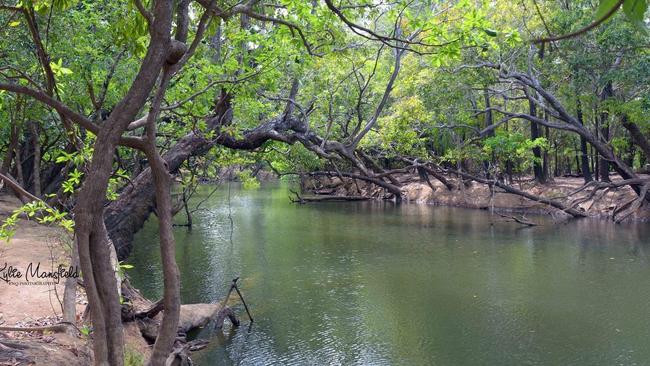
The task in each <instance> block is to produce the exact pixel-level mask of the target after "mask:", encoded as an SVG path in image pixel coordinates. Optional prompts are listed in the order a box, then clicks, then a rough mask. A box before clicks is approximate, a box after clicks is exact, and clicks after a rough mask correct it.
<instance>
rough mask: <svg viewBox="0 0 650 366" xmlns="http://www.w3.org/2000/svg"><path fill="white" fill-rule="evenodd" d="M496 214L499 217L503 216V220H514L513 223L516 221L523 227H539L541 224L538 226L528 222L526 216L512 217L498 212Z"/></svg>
mask: <svg viewBox="0 0 650 366" xmlns="http://www.w3.org/2000/svg"><path fill="white" fill-rule="evenodd" d="M495 214H496V215H497V216H501V217H503V218H506V219H510V220H512V221H514V222H516V223H518V224H522V225H526V226H537V225H539V224H537V223H535V222H532V221H528V220H527V219H526V218H525V217H524V216H522V217H517V216H510V215H504V214H500V213H498V212H495Z"/></svg>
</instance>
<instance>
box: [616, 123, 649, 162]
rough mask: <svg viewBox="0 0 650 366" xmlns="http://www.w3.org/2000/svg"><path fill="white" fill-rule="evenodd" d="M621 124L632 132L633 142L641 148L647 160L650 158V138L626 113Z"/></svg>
mask: <svg viewBox="0 0 650 366" xmlns="http://www.w3.org/2000/svg"><path fill="white" fill-rule="evenodd" d="M621 125H623V127H624V128H625V129H626V130H627V131H628V132H629V133H630V137H631V138H632V142H634V143H635V144H636V145H637V146H638V147H639V148H641V151H643V154H644V155H645V158H646V160H650V142H648V139H647V138H646V137H645V136H644V135H643V132H641V130H640V129H639V126H637V125H636V123H634V122H630V120H629V119H628V118H627V116H626V115H623V116H622V117H621Z"/></svg>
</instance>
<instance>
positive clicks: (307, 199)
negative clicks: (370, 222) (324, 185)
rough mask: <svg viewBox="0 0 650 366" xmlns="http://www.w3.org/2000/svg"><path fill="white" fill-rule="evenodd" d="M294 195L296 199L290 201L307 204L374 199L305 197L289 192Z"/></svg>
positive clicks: (363, 197)
mask: <svg viewBox="0 0 650 366" xmlns="http://www.w3.org/2000/svg"><path fill="white" fill-rule="evenodd" d="M289 192H291V193H293V194H294V195H295V196H296V198H293V197H291V196H289V200H291V202H292V203H300V204H303V203H307V202H346V201H368V200H372V199H373V198H372V197H366V196H329V195H327V196H326V195H318V196H303V195H301V194H299V193H298V192H296V191H293V190H289Z"/></svg>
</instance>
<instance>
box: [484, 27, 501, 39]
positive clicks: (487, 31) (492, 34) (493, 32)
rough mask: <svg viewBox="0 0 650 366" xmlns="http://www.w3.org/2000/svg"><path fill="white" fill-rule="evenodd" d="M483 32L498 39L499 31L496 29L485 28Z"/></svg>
mask: <svg viewBox="0 0 650 366" xmlns="http://www.w3.org/2000/svg"><path fill="white" fill-rule="evenodd" d="M483 31H484V32H485V34H487V35H488V36H490V37H496V36H497V34H498V33H497V31H495V30H494V29H489V28H485V29H483Z"/></svg>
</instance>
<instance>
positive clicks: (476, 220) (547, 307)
mask: <svg viewBox="0 0 650 366" xmlns="http://www.w3.org/2000/svg"><path fill="white" fill-rule="evenodd" d="M209 190H210V189H209V188H208V187H205V188H204V190H203V191H201V192H200V193H201V194H203V195H207V194H208V193H209ZM201 198H202V197H198V198H197V200H198V199H201ZM226 202H227V197H226V191H225V190H224V191H223V192H218V194H215V195H214V196H213V197H212V198H211V199H210V200H209V201H208V202H207V203H206V204H204V205H205V207H208V208H209V210H208V211H204V212H203V213H202V214H201V215H200V216H199V217H196V218H195V226H196V227H195V228H194V229H193V230H192V231H191V232H187V231H186V230H185V229H183V228H179V229H177V230H176V235H177V236H176V238H177V242H178V250H177V260H178V263H179V267H180V269H181V272H182V281H183V283H182V297H183V302H185V303H192V302H210V301H216V300H218V299H220V298H221V297H222V296H224V295H225V292H226V291H227V286H228V283H229V281H230V279H232V278H234V277H237V276H241V277H242V283H241V284H242V288H243V289H244V294H245V296H246V297H247V301H248V302H250V303H251V307H252V309H253V314H254V316H255V318H256V322H255V326H254V327H253V328H252V329H250V331H247V330H246V329H245V327H242V328H240V329H236V330H232V329H226V331H225V332H224V333H221V332H218V333H215V332H214V331H212V330H211V329H205V330H204V331H202V332H201V333H200V334H199V335H198V336H200V337H213V336H214V337H215V338H214V340H213V342H212V343H211V344H210V346H209V347H208V348H207V349H206V350H204V351H202V352H200V353H197V354H195V357H194V358H195V361H197V363H198V364H199V365H214V364H242V365H257V364H264V365H267V364H282V365H285V364H300V365H303V364H319V365H320V364H335V365H336V364H344V365H348V364H360V365H361V364H363V365H367V364H371V365H382V364H408V365H413V364H440V365H481V364H484V365H494V364H500V365H521V364H539V365H548V364H572V365H595V364H606V365H609V364H634V363H635V362H636V363H638V364H644V363H646V362H647V360H649V359H650V350H649V349H648V348H647V347H646V344H645V343H646V341H645V340H646V339H647V337H648V336H649V335H650V320H649V317H648V316H647V313H648V309H649V307H650V284H649V283H648V281H647V279H648V278H650V277H649V275H650V269H649V268H648V253H649V252H648V245H649V244H650V243H649V242H648V240H647V239H646V238H648V234H650V228H649V226H648V225H615V224H612V223H609V222H606V221H596V220H580V221H572V222H570V223H568V224H555V223H554V222H553V221H552V220H551V218H550V217H544V216H542V217H534V220H536V221H538V222H540V223H542V224H543V225H541V226H537V227H533V228H524V229H522V228H521V227H520V226H519V225H517V224H512V223H503V222H502V219H501V218H491V217H490V215H489V214H488V213H487V212H484V211H476V210H463V209H453V208H442V207H432V206H427V205H405V204H403V205H395V204H392V203H378V202H358V203H343V204H342V203H332V204H327V203H323V204H314V205H292V204H290V203H289V201H288V199H287V193H286V190H285V189H284V188H281V187H280V188H273V187H271V188H265V189H262V190H259V191H240V190H238V189H233V190H232V197H231V202H232V207H231V209H232V216H233V219H234V233H233V243H232V244H231V243H230V241H229V236H230V235H229V231H230V221H229V220H228V208H227V205H226ZM156 233H157V230H156V223H155V222H150V223H148V224H147V226H146V227H145V229H144V230H143V231H142V232H141V233H139V234H138V236H137V237H136V242H135V248H136V249H135V251H134V255H133V257H132V262H133V264H134V265H135V268H134V269H133V270H131V271H130V272H131V276H132V279H133V282H134V283H135V284H136V286H138V287H140V288H141V289H142V290H143V292H144V293H145V294H146V295H147V296H150V297H152V298H157V297H158V296H160V295H161V293H162V283H161V273H160V268H159V258H158V255H157V242H156V240H157V239H156ZM237 310H238V312H240V313H241V314H243V309H237Z"/></svg>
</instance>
